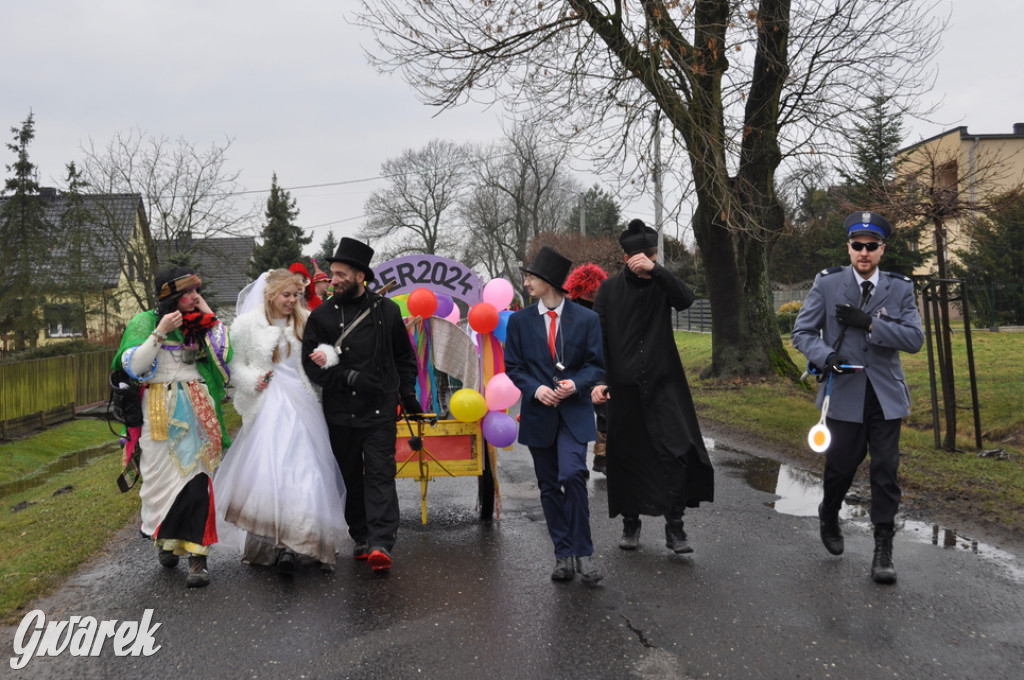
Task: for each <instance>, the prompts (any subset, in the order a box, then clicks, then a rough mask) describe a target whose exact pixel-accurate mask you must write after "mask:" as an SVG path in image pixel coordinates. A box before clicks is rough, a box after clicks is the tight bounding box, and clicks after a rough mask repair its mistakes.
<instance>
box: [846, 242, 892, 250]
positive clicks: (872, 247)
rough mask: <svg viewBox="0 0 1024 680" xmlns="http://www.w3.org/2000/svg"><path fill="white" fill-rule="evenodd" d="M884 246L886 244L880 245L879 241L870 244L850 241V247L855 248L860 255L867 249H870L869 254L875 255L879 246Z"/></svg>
mask: <svg viewBox="0 0 1024 680" xmlns="http://www.w3.org/2000/svg"><path fill="white" fill-rule="evenodd" d="M884 245H885V244H884V243H879V242H878V241H872V242H870V243H861V242H860V241H850V247H851V248H853V249H854V250H856V251H857V252H858V253H859V252H860V251H862V250H864V249H865V248H867V249H868V252H869V253H873V252H875V251H876V250H878V248H879V246H884Z"/></svg>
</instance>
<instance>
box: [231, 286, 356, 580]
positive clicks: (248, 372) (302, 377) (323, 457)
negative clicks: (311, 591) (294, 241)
mask: <svg viewBox="0 0 1024 680" xmlns="http://www.w3.org/2000/svg"><path fill="white" fill-rule="evenodd" d="M302 295H303V287H302V285H301V282H300V281H299V277H298V276H296V275H294V274H293V273H291V272H289V271H288V270H286V269H275V270H272V271H269V272H267V273H265V274H262V275H260V277H259V278H258V279H257V280H256V281H254V282H253V283H251V284H249V286H247V287H246V289H245V290H243V291H242V292H241V293H240V294H239V296H238V306H237V309H238V313H239V316H238V318H237V319H235V322H234V323H233V324H232V326H231V335H232V341H233V343H234V348H235V358H234V360H233V362H232V364H231V370H232V372H233V379H234V381H233V384H234V386H235V397H234V404H235V409H236V410H237V411H238V413H239V414H240V415H241V416H242V429H241V431H240V432H239V433H238V435H237V437H236V438H235V442H234V444H233V446H232V447H231V455H229V456H228V457H227V459H226V460H225V461H224V464H223V465H222V466H221V467H220V469H219V470H218V471H217V478H216V480H215V481H214V489H215V493H216V496H217V507H218V519H224V520H226V521H227V522H230V523H231V524H232V525H234V526H236V527H238V528H239V529H242V530H244V531H245V532H246V533H245V535H244V541H243V540H242V537H241V536H237V537H236V536H233V535H232V533H233V532H232V530H231V528H224V530H222V531H221V533H222V534H224V536H223V537H222V541H223V542H224V543H225V544H231V543H236V544H237V545H236V546H235V547H237V548H239V549H241V551H242V559H243V560H244V561H245V562H248V563H250V564H264V565H270V564H275V563H276V564H277V567H278V570H279V571H280V572H282V573H290V572H292V571H293V570H294V569H295V563H296V556H297V555H305V556H307V557H311V558H313V559H315V560H317V561H319V562H320V565H321V568H323V569H325V570H330V569H332V568H333V566H334V563H335V554H336V552H337V548H338V546H339V545H340V544H341V542H342V541H344V540H345V537H346V527H345V522H344V516H345V483H344V481H342V477H341V471H340V470H339V469H338V464H337V462H335V460H334V453H333V451H332V450H331V440H330V437H329V436H328V434H327V423H326V421H325V420H324V414H323V408H322V407H321V406H320V390H319V388H316V387H314V386H313V384H312V383H310V381H309V378H307V377H306V373H305V371H304V370H303V369H302V364H301V356H302V332H303V330H304V329H305V326H306V317H308V316H309V312H308V311H307V310H306V308H305V307H304V306H303V305H302V302H301V300H302ZM310 358H311V359H312V360H313V361H314V363H317V364H318V365H321V366H322V365H323V364H325V363H326V362H327V356H326V355H325V354H324V353H323V352H314V353H313V355H312V356H311V357H310ZM221 526H222V527H224V525H223V524H222V525H221ZM235 533H237V532H235Z"/></svg>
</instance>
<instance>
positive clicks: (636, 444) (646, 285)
mask: <svg viewBox="0 0 1024 680" xmlns="http://www.w3.org/2000/svg"><path fill="white" fill-rule="evenodd" d="M657 239H658V235H657V232H656V231H655V230H654V229H651V228H650V227H648V226H647V225H645V224H644V223H643V222H642V221H641V220H633V221H632V222H630V223H629V228H628V229H627V230H626V231H625V232H623V233H622V235H621V236H620V237H619V243H620V244H621V245H622V249H623V251H624V252H625V258H624V259H625V261H626V269H625V270H623V271H622V272H621V273H619V274H617V275H616V276H613V277H611V278H609V279H608V280H607V281H605V282H604V283H603V284H601V288H600V290H599V291H598V293H597V299H596V300H595V301H594V311H596V312H597V313H598V315H599V316H600V318H601V330H602V332H603V337H604V351H605V362H606V369H607V374H606V379H605V381H604V382H605V383H606V384H605V385H598V386H596V387H594V389H593V393H592V395H591V397H592V399H593V401H594V403H600V402H603V401H606V400H607V403H608V453H607V456H608V463H607V465H608V472H607V476H608V514H609V516H610V517H616V516H618V515H620V514H621V515H622V516H623V536H622V541H621V542H620V543H619V547H620V548H622V549H623V550H635V549H636V548H637V547H638V546H639V541H640V524H641V523H640V515H650V516H664V517H665V540H666V546H667V547H668V548H669V549H670V550H672V551H673V552H675V553H679V554H682V553H689V552H693V548H691V547H690V545H689V543H688V542H687V537H686V533H685V532H684V531H683V512H684V510H685V509H686V508H687V507H691V508H692V507H697V506H698V505H699V504H700V503H701V502H702V501H704V502H711V501H713V500H714V470H713V468H712V467H711V460H710V458H709V457H708V453H707V449H706V448H705V446H704V439H703V437H702V436H701V432H700V425H699V424H698V422H697V413H696V411H695V410H694V407H693V399H692V397H691V395H690V387H689V384H688V383H687V381H686V374H685V373H684V372H683V364H682V361H681V360H680V358H679V350H678V348H677V347H676V344H675V337H674V335H673V329H672V314H671V310H672V308H675V309H677V310H684V309H686V308H688V307H689V306H690V305H691V304H693V300H694V294H693V291H692V290H691V289H690V288H689V287H688V286H687V285H686V284H685V283H683V282H682V281H680V280H679V279H677V278H676V277H675V276H674V275H673V274H671V273H670V272H669V271H668V270H667V269H665V268H664V267H663V266H661V265H660V264H659V263H658V262H657V256H658V251H657V245H658V240H657Z"/></svg>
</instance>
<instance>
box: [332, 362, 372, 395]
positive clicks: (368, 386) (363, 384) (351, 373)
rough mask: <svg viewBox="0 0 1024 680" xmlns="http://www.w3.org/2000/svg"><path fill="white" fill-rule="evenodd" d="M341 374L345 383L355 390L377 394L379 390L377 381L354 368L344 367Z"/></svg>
mask: <svg viewBox="0 0 1024 680" xmlns="http://www.w3.org/2000/svg"><path fill="white" fill-rule="evenodd" d="M341 375H342V376H343V377H344V378H345V384H346V385H348V386H349V387H351V388H352V389H354V390H355V391H356V392H360V393H362V394H378V393H380V391H381V389H380V385H379V384H377V381H375V380H374V379H373V378H371V377H370V376H368V375H366V374H365V373H362V372H360V371H357V370H355V369H354V368H346V369H345V370H344V371H342V374H341Z"/></svg>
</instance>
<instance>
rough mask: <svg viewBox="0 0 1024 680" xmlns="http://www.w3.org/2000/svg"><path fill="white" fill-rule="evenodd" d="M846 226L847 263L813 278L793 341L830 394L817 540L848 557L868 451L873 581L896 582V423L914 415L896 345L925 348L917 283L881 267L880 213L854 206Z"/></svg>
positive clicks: (886, 227)
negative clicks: (844, 514)
mask: <svg viewBox="0 0 1024 680" xmlns="http://www.w3.org/2000/svg"><path fill="white" fill-rule="evenodd" d="M844 229H845V231H846V234H847V238H848V243H847V251H848V252H849V255H850V264H849V265H848V266H845V267H832V268H830V269H825V270H823V271H821V272H820V273H819V274H818V275H817V277H815V279H814V286H813V287H812V288H811V291H810V293H808V295H807V299H806V300H804V305H803V307H802V308H801V310H800V313H799V314H798V315H797V318H796V322H795V324H794V326H793V335H792V338H793V346H794V347H796V348H797V349H798V350H799V351H800V352H802V353H803V354H804V356H806V357H807V360H808V362H809V363H810V364H811V365H812V366H814V367H817V371H816V372H818V373H819V374H820V375H822V377H823V380H822V381H821V384H820V386H819V388H818V407H819V408H821V406H822V403H823V401H824V398H825V394H826V392H827V391H829V390H830V393H831V396H830V399H829V408H828V413H827V414H826V424H827V426H828V429H829V431H830V432H831V433H832V441H831V444H830V445H829V447H828V449H827V450H826V451H825V474H824V490H825V497H824V500H823V501H822V503H821V505H819V506H818V519H819V522H820V532H821V541H822V543H824V545H825V548H826V549H827V550H828V551H829V552H830V553H832V554H833V555H840V554H842V552H843V547H844V546H843V534H842V532H841V531H840V529H839V509H840V506H841V505H842V503H843V499H844V498H845V496H846V493H847V492H848V491H849V489H850V485H851V484H852V483H853V478H854V475H855V474H856V472H857V468H858V467H859V466H860V464H861V463H862V462H863V461H864V458H865V456H866V455H867V453H868V450H869V449H870V451H871V522H872V524H874V529H875V531H874V533H875V554H874V559H873V561H872V564H871V578H872V579H873V580H874V581H875V582H877V583H895V582H896V568H895V567H894V566H893V562H892V538H893V526H894V524H893V523H894V519H895V517H896V511H897V509H898V508H899V502H900V487H899V484H898V483H897V479H896V475H897V470H898V468H899V456H900V451H899V444H900V426H901V424H902V420H903V418H904V417H905V416H907V415H908V414H909V413H910V393H909V392H908V390H907V383H906V380H905V379H904V376H903V366H902V365H901V364H900V351H904V352H917V351H918V350H920V349H921V345H922V344H923V343H924V331H923V330H922V329H921V315H920V313H919V312H918V309H917V301H916V297H915V294H914V285H913V283H912V282H911V281H910V279H909V278H907V277H906V276H903V275H902V274H894V273H891V272H883V271H881V270H879V269H878V263H879V261H880V260H881V259H882V255H883V254H884V253H885V241H886V239H888V238H889V236H890V235H891V234H892V226H891V225H890V224H889V222H888V221H887V220H886V219H885V218H884V217H882V216H881V215H879V214H877V213H873V212H857V213H853V214H852V215H850V216H849V217H847V218H846V222H845V224H844ZM850 366H854V367H858V368H849V367H850ZM860 367H863V368H860Z"/></svg>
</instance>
